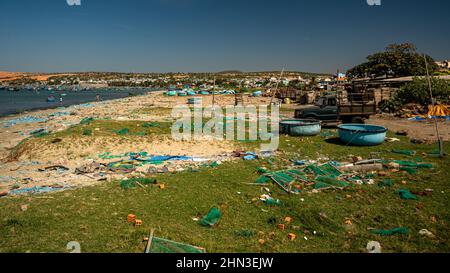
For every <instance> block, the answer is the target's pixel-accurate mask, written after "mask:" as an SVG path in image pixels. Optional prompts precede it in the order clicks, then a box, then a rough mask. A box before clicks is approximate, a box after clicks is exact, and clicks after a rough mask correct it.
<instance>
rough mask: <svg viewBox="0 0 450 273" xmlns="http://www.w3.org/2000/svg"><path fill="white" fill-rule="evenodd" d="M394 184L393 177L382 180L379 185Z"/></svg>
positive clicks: (390, 185)
mask: <svg viewBox="0 0 450 273" xmlns="http://www.w3.org/2000/svg"><path fill="white" fill-rule="evenodd" d="M393 185H394V182H393V181H392V180H391V179H384V180H383V181H380V182H379V183H378V187H381V188H383V187H392V186H393Z"/></svg>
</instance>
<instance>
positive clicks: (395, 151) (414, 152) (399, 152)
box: [392, 150, 417, 156]
mask: <svg viewBox="0 0 450 273" xmlns="http://www.w3.org/2000/svg"><path fill="white" fill-rule="evenodd" d="M392 152H393V153H395V154H402V155H410V156H414V155H416V154H417V152H416V151H412V150H392Z"/></svg>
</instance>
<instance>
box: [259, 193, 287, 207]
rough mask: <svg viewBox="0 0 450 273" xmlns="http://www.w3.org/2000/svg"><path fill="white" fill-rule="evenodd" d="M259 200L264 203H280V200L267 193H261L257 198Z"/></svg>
mask: <svg viewBox="0 0 450 273" xmlns="http://www.w3.org/2000/svg"><path fill="white" fill-rule="evenodd" d="M259 199H260V200H261V201H263V202H264V203H266V204H267V205H277V206H279V205H281V204H282V202H281V200H280V199H274V198H273V197H272V196H270V195H268V194H263V195H261V196H260V198H259Z"/></svg>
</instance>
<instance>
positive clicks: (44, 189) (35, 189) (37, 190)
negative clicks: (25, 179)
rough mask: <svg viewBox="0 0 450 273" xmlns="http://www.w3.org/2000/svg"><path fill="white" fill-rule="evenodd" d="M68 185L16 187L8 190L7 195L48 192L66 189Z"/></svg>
mask: <svg viewBox="0 0 450 273" xmlns="http://www.w3.org/2000/svg"><path fill="white" fill-rule="evenodd" d="M67 188H68V187H60V188H56V187H40V186H36V187H32V188H24V189H17V190H12V191H9V193H8V194H9V195H21V194H39V193H48V192H54V191H60V190H63V189H67Z"/></svg>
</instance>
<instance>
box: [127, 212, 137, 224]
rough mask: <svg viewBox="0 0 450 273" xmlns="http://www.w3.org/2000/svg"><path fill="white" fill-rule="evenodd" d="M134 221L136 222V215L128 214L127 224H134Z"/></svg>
mask: <svg viewBox="0 0 450 273" xmlns="http://www.w3.org/2000/svg"><path fill="white" fill-rule="evenodd" d="M134 221H136V215H134V214H128V216H127V222H128V223H134Z"/></svg>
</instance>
